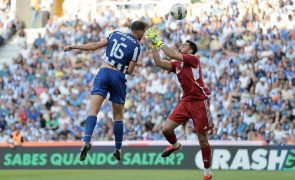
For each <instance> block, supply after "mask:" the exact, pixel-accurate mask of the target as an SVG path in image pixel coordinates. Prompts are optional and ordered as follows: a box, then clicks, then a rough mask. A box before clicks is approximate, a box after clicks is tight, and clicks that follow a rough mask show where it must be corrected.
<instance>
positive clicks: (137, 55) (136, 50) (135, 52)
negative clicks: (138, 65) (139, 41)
mask: <svg viewBox="0 0 295 180" xmlns="http://www.w3.org/2000/svg"><path fill="white" fill-rule="evenodd" d="M139 54H140V45H138V46H136V47H135V48H134V51H133V57H132V61H135V62H137V60H138V57H139Z"/></svg>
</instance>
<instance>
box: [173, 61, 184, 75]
mask: <svg viewBox="0 0 295 180" xmlns="http://www.w3.org/2000/svg"><path fill="white" fill-rule="evenodd" d="M170 63H171V65H172V71H171V72H173V73H176V68H177V67H179V65H180V64H181V63H180V62H179V61H171V62H170Z"/></svg>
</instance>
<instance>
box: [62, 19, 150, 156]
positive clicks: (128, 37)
mask: <svg viewBox="0 0 295 180" xmlns="http://www.w3.org/2000/svg"><path fill="white" fill-rule="evenodd" d="M146 27H147V24H146V23H144V22H141V21H135V22H133V23H132V24H131V28H130V29H131V33H123V32H120V31H114V32H112V33H111V34H110V35H109V36H108V37H107V38H105V39H102V40H101V41H99V42H94V43H88V44H83V45H69V46H65V47H64V51H70V50H73V49H79V50H84V51H94V50H97V49H101V48H104V47H106V51H105V55H104V57H103V59H104V62H103V63H102V66H101V68H100V70H99V72H98V74H97V75H96V77H95V79H94V83H93V89H92V90H91V107H90V113H89V116H88V117H87V120H86V127H85V131H84V144H83V146H82V148H81V154H80V160H81V161H83V160H84V159H85V158H86V156H87V152H88V151H89V150H90V148H91V144H90V141H91V136H92V133H93V130H94V127H95V125H96V120H97V117H96V116H97V114H98V112H99V110H100V107H101V104H102V102H103V101H104V99H105V98H106V96H107V94H108V93H110V99H109V100H110V101H112V108H113V118H114V126H113V132H114V136H115V151H114V153H113V156H114V157H115V158H116V159H117V160H118V161H119V160H121V146H122V140H123V121H122V120H123V110H124V103H125V96H126V79H125V74H132V72H133V70H134V68H135V65H136V62H137V59H138V56H139V54H140V44H139V41H140V40H141V39H142V37H143V36H144V33H145V30H146Z"/></svg>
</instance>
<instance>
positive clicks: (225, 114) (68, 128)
mask: <svg viewBox="0 0 295 180" xmlns="http://www.w3.org/2000/svg"><path fill="white" fill-rule="evenodd" d="M221 2H222V3H221ZM0 8H1V9H0V10H1V11H0V13H1V16H0V42H1V37H2V39H4V41H5V40H6V39H7V38H8V37H9V36H11V35H12V34H14V33H15V32H16V31H18V32H19V33H17V35H16V36H19V39H24V41H21V43H20V45H21V50H20V52H19V54H18V56H17V58H15V59H13V62H12V63H9V64H6V63H4V64H2V69H1V70H0V142H4V141H8V142H9V141H11V137H16V136H17V135H18V134H19V136H21V137H22V139H23V140H24V141H50V140H66V141H80V139H81V138H82V136H83V127H84V125H85V120H86V117H87V115H88V111H89V104H90V101H89V100H90V95H89V91H90V89H91V87H92V81H93V78H94V77H95V75H96V73H97V71H98V69H99V66H100V64H101V63H102V59H101V57H102V55H103V52H104V51H103V50H101V51H97V52H80V51H73V52H67V53H65V52H63V46H64V45H66V44H80V43H87V42H94V41H99V40H100V39H102V38H104V37H106V36H107V35H108V34H109V33H110V32H112V31H114V30H121V31H125V32H126V31H128V27H129V25H130V23H131V22H132V21H133V20H134V19H136V18H137V19H142V20H144V21H146V22H148V23H149V24H155V25H156V26H157V27H158V29H159V31H160V33H161V37H162V38H163V39H164V42H165V43H167V44H168V45H170V46H172V47H174V48H176V49H177V47H179V45H180V44H181V42H183V41H185V40H187V39H191V40H193V41H195V42H197V44H198V46H199V52H198V54H199V56H200V60H201V62H202V70H203V77H204V81H205V83H206V85H207V86H208V87H209V89H210V90H211V92H212V95H211V106H210V109H211V113H212V116H213V119H214V124H215V129H214V130H213V131H212V132H211V134H210V139H211V140H232V141H237V140H264V141H266V142H267V143H269V144H295V98H294V93H295V88H294V87H295V50H294V47H295V46H294V38H295V27H294V25H295V21H294V19H293V18H294V15H295V13H294V4H292V1H291V0H290V1H289V0H274V1H269V0H259V1H258V0H240V1H235V0H230V1H229V0H227V1H220V0H219V1H218V0H217V1H206V2H203V3H195V4H190V5H189V8H188V11H189V12H188V17H187V18H186V19H185V20H183V21H175V20H173V19H171V17H169V16H168V15H166V16H159V15H157V13H149V12H157V11H156V10H155V11H153V9H154V8H156V7H155V6H152V5H151V6H149V5H145V7H144V8H146V9H145V10H146V11H142V12H141V14H138V13H137V14H136V16H135V17H134V18H133V19H132V18H130V17H127V14H128V13H127V14H126V12H125V11H124V9H123V10H122V9H121V10H118V9H117V10H114V9H112V8H108V9H107V11H106V10H103V11H102V10H98V11H97V14H96V18H89V19H88V20H83V19H81V18H79V16H75V17H74V18H69V16H64V17H51V18H50V19H49V20H48V22H47V23H46V26H45V33H44V35H41V34H40V35H39V37H38V38H36V39H35V40H34V43H33V45H32V46H29V45H28V44H27V43H26V41H25V39H26V34H24V33H21V32H22V29H21V28H20V29H18V28H11V27H12V26H14V27H17V25H16V24H17V23H14V22H17V20H16V18H15V17H14V16H13V14H9V13H7V12H8V11H6V9H7V8H8V7H7V6H5V5H3V3H1V7H0ZM129 15H130V14H129ZM141 43H142V50H141V52H142V53H141V55H140V59H139V61H138V66H137V67H136V69H135V72H134V73H133V75H131V76H128V77H127V86H128V90H127V98H126V103H125V113H124V117H125V119H124V123H125V130H124V138H125V139H126V140H163V139H164V137H163V135H162V134H161V124H162V123H163V121H164V120H165V119H166V118H167V116H168V115H169V113H170V112H171V111H172V110H173V108H174V107H175V105H176V104H177V102H178V100H179V99H180V97H181V89H180V87H179V85H178V83H177V79H176V77H175V75H173V74H172V73H169V72H166V71H164V70H161V69H159V68H158V67H156V66H155V65H154V63H153V60H152V57H151V47H149V46H148V43H147V42H146V40H142V42H141ZM0 44H1V43H0ZM162 56H163V55H162ZM112 124H113V121H112V113H111V102H109V101H108V100H106V101H105V102H104V104H103V106H102V108H101V112H100V113H99V114H98V121H97V126H96V128H95V132H94V137H93V140H112V139H113V134H112ZM176 134H177V136H178V137H179V139H181V140H196V139H197V136H196V135H195V133H194V129H193V126H192V122H191V121H188V122H187V123H186V124H184V125H183V126H181V127H179V128H177V130H176ZM19 136H18V137H19Z"/></svg>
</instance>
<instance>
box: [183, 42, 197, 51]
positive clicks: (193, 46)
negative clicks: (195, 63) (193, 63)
mask: <svg viewBox="0 0 295 180" xmlns="http://www.w3.org/2000/svg"><path fill="white" fill-rule="evenodd" d="M185 42H186V43H188V44H189V47H190V48H191V49H192V50H193V52H192V54H196V53H197V52H198V46H197V45H196V43H194V42H193V41H190V40H186V41H185Z"/></svg>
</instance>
